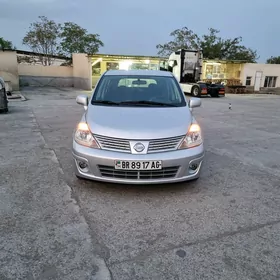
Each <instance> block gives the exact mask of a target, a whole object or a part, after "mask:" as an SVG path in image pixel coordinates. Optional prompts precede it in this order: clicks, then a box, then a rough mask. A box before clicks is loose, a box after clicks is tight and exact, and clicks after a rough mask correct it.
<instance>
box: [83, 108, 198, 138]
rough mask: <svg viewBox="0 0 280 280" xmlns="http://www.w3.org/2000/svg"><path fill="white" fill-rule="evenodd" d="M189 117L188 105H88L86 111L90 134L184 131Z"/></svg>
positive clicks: (142, 135)
mask: <svg viewBox="0 0 280 280" xmlns="http://www.w3.org/2000/svg"><path fill="white" fill-rule="evenodd" d="M192 118H193V117H192V114H191V112H190V110H189V109H188V107H168V108H162V107H160V108H159V107H145V108H143V107H114V106H94V105H90V106H89V107H88V110H87V112H86V114H85V119H86V122H87V123H88V125H89V128H90V130H91V132H92V133H93V134H99V135H104V136H109V137H116V138H127V139H139V140H140V139H141V140H144V139H156V138H167V137H173V136H179V135H184V134H186V133H187V131H188V128H189V126H190V124H191V122H192Z"/></svg>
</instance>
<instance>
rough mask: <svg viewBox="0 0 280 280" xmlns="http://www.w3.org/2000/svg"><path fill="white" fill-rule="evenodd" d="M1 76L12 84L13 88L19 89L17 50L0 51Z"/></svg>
mask: <svg viewBox="0 0 280 280" xmlns="http://www.w3.org/2000/svg"><path fill="white" fill-rule="evenodd" d="M0 76H1V77H3V79H4V81H5V82H8V84H10V85H11V86H12V90H19V78H18V64H17V53H16V52H15V51H4V52H3V51H0Z"/></svg>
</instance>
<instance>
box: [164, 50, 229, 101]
mask: <svg viewBox="0 0 280 280" xmlns="http://www.w3.org/2000/svg"><path fill="white" fill-rule="evenodd" d="M202 65H203V52H202V50H187V49H180V50H178V51H175V52H173V53H171V54H170V56H169V58H168V61H167V66H166V67H165V68H166V69H165V70H167V71H170V72H172V73H173V75H174V76H175V77H176V79H177V80H178V82H179V83H180V86H181V88H182V90H183V91H184V92H185V93H186V94H191V95H193V96H196V97H199V96H201V95H208V94H209V95H211V96H219V95H222V94H224V91H223V89H224V87H223V86H222V85H221V86H220V85H217V86H216V85H215V84H207V83H205V82H202V81H201V78H202ZM162 70H163V69H162ZM221 88H223V89H221Z"/></svg>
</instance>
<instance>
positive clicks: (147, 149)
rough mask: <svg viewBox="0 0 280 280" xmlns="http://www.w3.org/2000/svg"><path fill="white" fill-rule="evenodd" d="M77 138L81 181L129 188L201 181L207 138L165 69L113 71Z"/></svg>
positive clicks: (88, 102)
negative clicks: (130, 186)
mask: <svg viewBox="0 0 280 280" xmlns="http://www.w3.org/2000/svg"><path fill="white" fill-rule="evenodd" d="M76 101H77V103H78V104H80V105H83V106H84V108H85V112H84V114H83V116H82V118H81V120H80V122H79V123H78V124H77V127H76V129H75V131H74V134H73V148H72V153H73V157H74V163H75V173H76V176H77V177H78V178H86V179H91V180H98V181H104V182H115V183H128V184H159V183H172V182H181V181H187V180H195V179H198V178H199V175H200V172H201V166H202V162H203V158H204V147H203V138H202V133H201V129H200V126H199V124H198V123H197V122H196V120H195V118H194V116H193V115H192V112H191V111H192V108H194V107H198V106H200V105H201V100H200V99H199V98H191V99H190V100H189V101H187V99H186V97H185V95H184V93H183V91H182V89H181V88H180V85H179V83H178V82H177V80H176V78H175V77H174V76H173V75H172V74H171V73H170V72H165V71H152V70H131V71H125V70H124V71H122V70H110V71H107V72H105V73H104V74H103V75H102V76H101V77H100V79H99V81H98V83H97V85H96V87H95V89H94V92H93V94H92V96H91V98H90V99H89V98H88V97H87V96H86V95H79V96H78V97H77V99H76Z"/></svg>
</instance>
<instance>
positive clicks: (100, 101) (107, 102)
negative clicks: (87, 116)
mask: <svg viewBox="0 0 280 280" xmlns="http://www.w3.org/2000/svg"><path fill="white" fill-rule="evenodd" d="M92 104H105V105H120V103H118V102H114V101H110V100H93V101H92Z"/></svg>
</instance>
